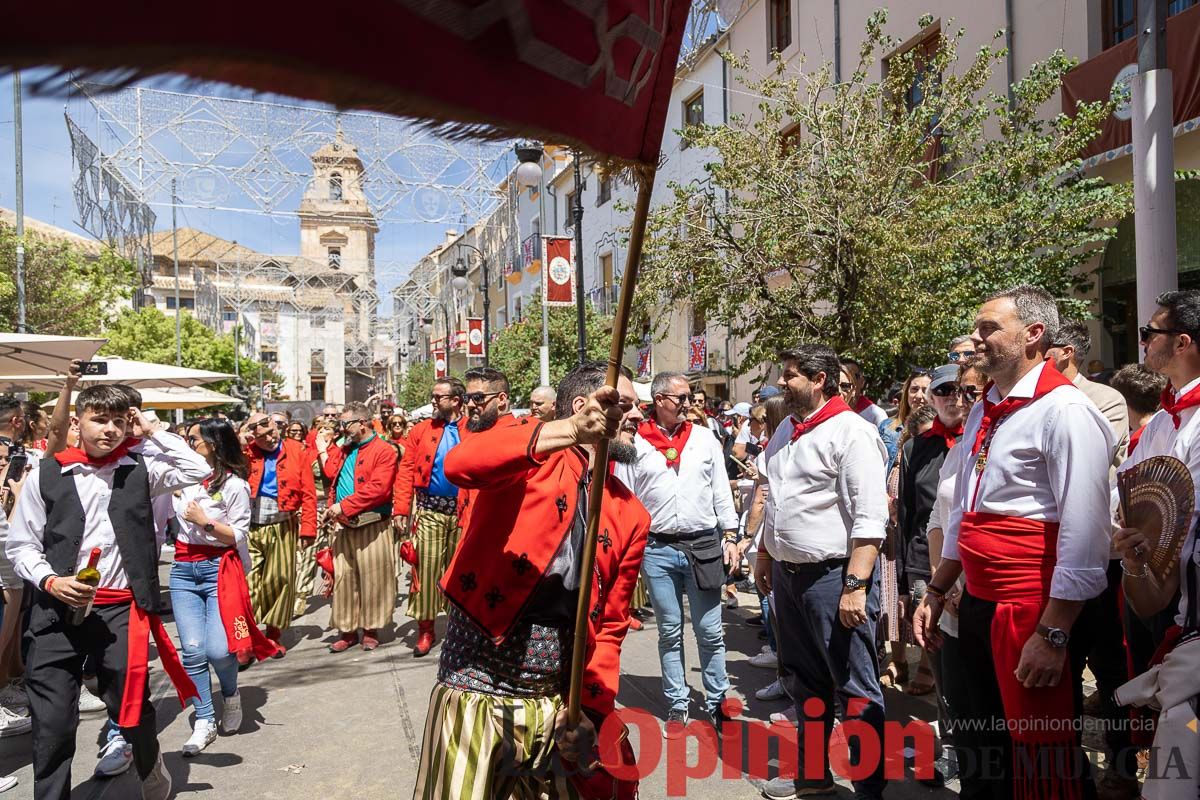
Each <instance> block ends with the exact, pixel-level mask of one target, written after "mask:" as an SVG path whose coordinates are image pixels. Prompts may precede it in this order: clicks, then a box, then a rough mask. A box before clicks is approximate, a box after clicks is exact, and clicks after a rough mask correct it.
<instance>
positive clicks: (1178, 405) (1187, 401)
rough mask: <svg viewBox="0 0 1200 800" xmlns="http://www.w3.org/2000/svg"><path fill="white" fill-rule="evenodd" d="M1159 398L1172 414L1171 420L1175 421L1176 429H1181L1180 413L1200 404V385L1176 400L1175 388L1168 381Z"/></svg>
mask: <svg viewBox="0 0 1200 800" xmlns="http://www.w3.org/2000/svg"><path fill="white" fill-rule="evenodd" d="M1159 400H1160V402H1162V407H1163V411H1166V412H1167V413H1168V414H1170V415H1171V422H1174V423H1175V430H1179V421H1180V420H1179V415H1180V414H1181V413H1183V410H1184V409H1186V408H1191V407H1192V406H1200V386H1193V387H1192V388H1191V390H1190V391H1189V392H1188V393H1187V394H1185V395H1183V396H1182V397H1180V398H1179V399H1178V400H1176V399H1175V390H1174V389H1173V388H1171V384H1169V383H1168V384H1167V388H1165V389H1163V391H1162V397H1160V398H1159Z"/></svg>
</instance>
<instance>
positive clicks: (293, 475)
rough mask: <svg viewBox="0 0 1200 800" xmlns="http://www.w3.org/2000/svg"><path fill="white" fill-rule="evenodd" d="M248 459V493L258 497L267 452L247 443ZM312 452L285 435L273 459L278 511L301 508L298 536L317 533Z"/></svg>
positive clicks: (315, 490)
mask: <svg viewBox="0 0 1200 800" xmlns="http://www.w3.org/2000/svg"><path fill="white" fill-rule="evenodd" d="M246 458H247V459H248V460H249V462H250V477H249V478H248V479H247V482H248V483H249V484H250V496H251V497H258V487H259V485H260V484H261V483H262V476H263V461H264V460H265V458H266V454H264V453H263V451H262V450H259V449H258V447H257V446H256V445H254V444H250V445H248V446H247V447H246ZM312 461H313V460H312V454H311V453H310V452H309V451H308V449H307V448H305V446H304V445H302V444H301V443H300V442H297V441H296V440H295V439H284V440H283V449H282V450H281V451H279V459H278V461H276V463H275V481H276V485H277V486H278V489H279V496H278V498H277V502H278V503H279V510H280V511H296V510H299V511H300V536H301V537H303V538H305V539H309V538H312V537H314V536H316V535H317V489H316V484H315V483H314V482H313V471H312Z"/></svg>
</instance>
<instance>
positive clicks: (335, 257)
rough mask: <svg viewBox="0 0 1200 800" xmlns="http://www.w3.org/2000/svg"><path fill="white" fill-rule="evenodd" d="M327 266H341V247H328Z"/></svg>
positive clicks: (335, 267)
mask: <svg viewBox="0 0 1200 800" xmlns="http://www.w3.org/2000/svg"><path fill="white" fill-rule="evenodd" d="M329 268H330V269H341V268H342V248H340V247H331V248H329Z"/></svg>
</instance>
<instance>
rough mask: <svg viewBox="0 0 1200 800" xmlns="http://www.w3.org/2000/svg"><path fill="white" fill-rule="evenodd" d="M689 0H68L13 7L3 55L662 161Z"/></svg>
mask: <svg viewBox="0 0 1200 800" xmlns="http://www.w3.org/2000/svg"><path fill="white" fill-rule="evenodd" d="M690 4H691V0H594V1H593V2H590V3H579V2H571V1H570V0H357V2H355V3H350V4H334V5H330V6H327V7H326V8H325V9H324V10H317V11H311V13H310V9H309V8H308V7H306V6H304V5H303V4H299V5H298V4H296V3H294V2H282V0H255V1H254V2H250V3H247V2H244V0H209V2H207V3H205V4H204V6H203V10H202V11H200V10H198V9H199V7H197V6H188V5H184V4H177V3H134V2H121V3H108V4H105V5H104V6H103V8H102V9H101V8H100V7H98V6H97V5H96V4H95V3H94V2H90V0H58V2H52V3H28V4H23V5H22V6H21V8H20V11H19V13H17V12H16V11H13V12H12V13H8V14H5V15H4V24H3V25H0V67H18V68H20V67H35V66H46V65H54V66H59V67H66V68H68V69H73V70H79V71H82V72H83V73H84V74H85V76H86V75H94V74H97V73H104V72H107V71H112V72H113V73H115V75H116V76H118V77H119V78H120V79H121V80H123V81H126V82H127V81H128V80H130V79H137V78H140V77H144V76H149V75H154V74H158V73H163V72H178V73H183V74H185V75H188V76H191V77H194V78H201V79H205V80H218V81H224V82H226V83H232V84H235V85H238V86H245V87H249V88H251V89H256V90H259V91H264V92H274V93H278V94H285V95H291V96H292V97H301V98H305V99H308V100H318V101H322V102H328V103H333V104H334V105H337V106H341V107H348V108H363V109H372V110H376V111H383V112H387V113H392V114H399V115H406V116H417V117H421V118H424V119H428V120H433V121H437V122H448V123H452V124H453V125H454V126H456V127H457V128H458V130H459V131H460V132H463V133H471V134H477V135H490V136H502V137H507V136H513V135H526V136H539V137H542V138H545V139H549V140H552V141H555V142H559V143H563V144H571V145H577V146H580V147H582V148H583V149H585V150H588V151H590V152H592V153H595V154H598V155H603V156H609V157H613V158H617V159H620V160H623V161H627V162H641V163H643V164H654V163H657V161H658V156H659V149H660V146H661V143H662V132H663V126H664V124H665V121H666V115H667V111H668V108H669V106H670V95H671V84H672V81H673V79H674V76H675V62H676V59H677V58H678V56H679V48H680V43H681V41H682V39H683V33H684V29H685V27H686V24H687V15H688V10H689V6H690ZM326 12H328V13H326ZM31 77H32V76H31ZM38 84H39V81H36V80H35V81H34V82H33V85H34V86H35V88H37V86H38ZM40 84H41V85H42V88H46V87H60V88H61V86H62V83H61V81H59V80H54V79H50V80H43V81H40Z"/></svg>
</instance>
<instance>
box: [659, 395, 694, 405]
mask: <svg viewBox="0 0 1200 800" xmlns="http://www.w3.org/2000/svg"><path fill="white" fill-rule="evenodd" d="M658 396H659V397H667V398H670V399H671V400H674V401H675V405H677V406H683V405H689V406H690V405H691V404H692V396H691V395H690V394H667V393H666V392H659V395H658Z"/></svg>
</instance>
